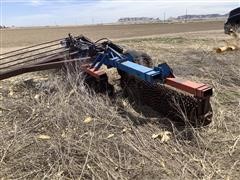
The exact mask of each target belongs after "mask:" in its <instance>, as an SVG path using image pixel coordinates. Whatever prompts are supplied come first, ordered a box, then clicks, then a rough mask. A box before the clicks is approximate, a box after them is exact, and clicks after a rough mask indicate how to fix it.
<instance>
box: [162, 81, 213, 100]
mask: <svg viewBox="0 0 240 180" xmlns="http://www.w3.org/2000/svg"><path fill="white" fill-rule="evenodd" d="M166 84H167V85H169V86H172V87H174V88H176V89H179V90H182V91H184V92H188V93H190V94H192V95H194V96H195V97H199V98H207V97H210V96H212V94H213V91H212V88H211V87H209V86H208V85H206V84H203V83H196V82H192V81H189V80H183V79H180V78H177V77H176V78H166Z"/></svg>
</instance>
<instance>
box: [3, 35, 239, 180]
mask: <svg viewBox="0 0 240 180" xmlns="http://www.w3.org/2000/svg"><path fill="white" fill-rule="evenodd" d="M218 42H219V41H217V40H214V39H211V38H201V37H200V36H199V37H189V36H184V35H181V36H174V37H171V36H169V37H168V36H167V37H164V38H162V37H159V38H154V39H152V38H145V39H137V40H124V41H120V42H119V43H120V44H123V45H124V46H127V47H131V48H134V49H138V50H144V51H145V52H147V53H149V54H150V55H151V56H152V57H154V61H155V63H157V62H163V61H165V62H168V63H169V64H170V66H171V67H172V68H173V69H174V71H175V72H176V74H178V75H179V76H182V77H185V78H187V79H192V80H196V81H201V82H206V83H208V84H210V85H212V86H213V87H214V97H213V98H212V105H213V112H214V118H213V122H212V123H211V125H210V126H209V127H205V128H199V129H193V128H192V127H177V126H175V125H174V124H172V122H171V121H170V120H169V119H165V118H163V117H161V116H159V114H157V113H156V112H153V111H151V110H150V109H148V108H147V107H141V111H136V109H134V108H133V106H132V105H131V104H129V102H128V101H127V100H126V99H124V98H122V96H121V93H119V94H118V96H117V97H116V98H115V99H110V98H108V97H106V96H105V95H99V94H94V93H92V92H90V91H89V90H88V88H87V87H85V86H84V85H83V82H82V77H81V76H79V78H76V77H75V78H73V77H72V76H70V75H68V76H67V77H65V76H62V75H59V73H58V74H56V73H55V72H44V73H33V74H30V75H23V76H20V77H18V78H17V80H16V79H12V81H11V80H6V81H3V83H2V84H1V89H0V91H1V97H2V101H1V103H2V104H1V106H0V107H1V114H0V117H1V119H0V137H1V140H0V169H1V170H0V177H2V178H3V179H78V178H82V179H238V178H239V176H240V171H239V169H240V159H239V155H240V146H239V143H240V142H239V140H240V134H239V128H240V127H239V113H240V108H239V106H240V92H239V89H240V88H239V86H240V81H239V79H240V77H239V76H240V72H239V67H240V65H239V63H240V62H239V51H236V52H230V53H229V52H228V53H223V54H221V55H219V54H215V53H214V52H213V51H212V47H214V46H216V45H217V44H218ZM51 74H52V75H51ZM28 76H30V80H25V81H23V80H22V79H24V78H26V77H28ZM33 77H34V79H33ZM43 77H44V78H43ZM45 77H47V78H45ZM87 117H91V118H92V121H91V122H89V123H84V120H85V119H86V118H87ZM165 131H169V132H171V135H170V139H169V140H168V141H166V142H161V139H153V138H152V135H153V134H157V133H159V132H165ZM39 135H47V136H49V137H50V139H48V138H47V139H39Z"/></svg>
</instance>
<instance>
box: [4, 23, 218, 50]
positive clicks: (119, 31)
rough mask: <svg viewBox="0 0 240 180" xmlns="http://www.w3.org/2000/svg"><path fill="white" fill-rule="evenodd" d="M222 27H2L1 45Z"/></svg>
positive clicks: (209, 25)
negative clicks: (68, 36)
mask: <svg viewBox="0 0 240 180" xmlns="http://www.w3.org/2000/svg"><path fill="white" fill-rule="evenodd" d="M219 29H223V22H221V21H216V22H189V23H181V24H132V25H131V24H130V25H93V26H75V27H74V26H73V27H44V28H22V29H4V30H1V31H0V32H1V39H0V44H1V46H0V48H8V47H9V48H10V47H21V46H28V45H31V44H36V43H41V42H44V41H49V40H54V39H58V38H63V37H66V36H67V34H68V33H72V34H74V35H80V34H84V35H86V36H88V37H91V39H93V40H97V39H99V38H103V37H107V38H109V39H119V38H129V37H141V36H149V35H159V34H166V33H178V32H191V31H204V30H205V31H206V30H219Z"/></svg>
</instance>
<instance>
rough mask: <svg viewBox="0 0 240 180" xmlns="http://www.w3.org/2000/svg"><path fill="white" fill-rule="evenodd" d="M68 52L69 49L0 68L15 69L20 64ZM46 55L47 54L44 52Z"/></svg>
mask: <svg viewBox="0 0 240 180" xmlns="http://www.w3.org/2000/svg"><path fill="white" fill-rule="evenodd" d="M61 49H62V48H61ZM68 51H69V49H67V50H64V51H60V52H56V53H52V54H48V55H46V56H41V57H37V58H33V59H29V60H26V61H22V62H18V63H14V64H11V65H9V66H6V67H2V68H0V70H2V69H7V68H9V67H13V66H16V65H19V64H23V63H27V62H31V61H34V60H37V59H42V58H47V57H49V56H53V55H58V54H61V53H64V52H68ZM44 53H46V52H44ZM30 57H32V56H30ZM1 65H2V64H1Z"/></svg>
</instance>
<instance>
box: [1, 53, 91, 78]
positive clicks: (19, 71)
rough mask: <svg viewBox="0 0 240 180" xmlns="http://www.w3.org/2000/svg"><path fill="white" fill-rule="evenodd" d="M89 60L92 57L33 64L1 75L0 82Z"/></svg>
mask: <svg viewBox="0 0 240 180" xmlns="http://www.w3.org/2000/svg"><path fill="white" fill-rule="evenodd" d="M88 59H90V57H86V58H80V59H70V60H63V61H57V62H50V63H43V64H33V65H29V66H25V67H20V68H16V69H12V70H9V71H7V72H4V73H0V80H3V79H7V78H10V77H13V76H17V75H19V74H24V73H27V72H34V71H41V70H48V69H56V68H60V67H62V66H63V65H65V64H67V63H73V62H76V61H81V60H88ZM56 60H59V59H56Z"/></svg>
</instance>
